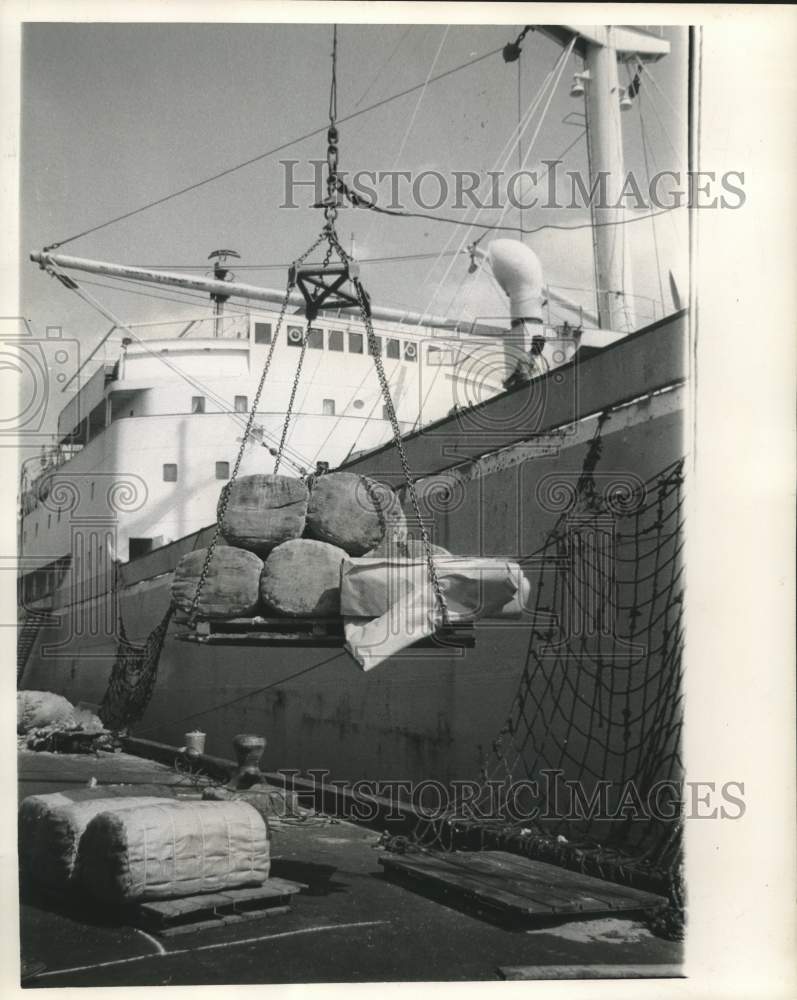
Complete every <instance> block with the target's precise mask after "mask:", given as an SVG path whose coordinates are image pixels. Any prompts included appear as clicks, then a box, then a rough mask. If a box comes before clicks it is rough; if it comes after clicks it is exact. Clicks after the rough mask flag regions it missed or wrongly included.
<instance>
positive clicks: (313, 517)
mask: <svg viewBox="0 0 797 1000" xmlns="http://www.w3.org/2000/svg"><path fill="white" fill-rule="evenodd" d="M225 493H226V498H227V507H226V511H225V513H224V516H223V519H222V523H221V528H222V535H223V539H224V544H221V543H220V544H219V545H218V546H217V547H216V549H215V551H214V553H213V558H212V559H211V562H210V566H209V569H208V574H207V577H206V579H205V583H204V585H203V588H202V593H201V595H200V600H199V604H198V606H197V616H198V617H199V618H201V619H208V620H217V621H218V620H224V619H229V618H239V617H241V618H243V617H251V616H253V615H258V614H260V615H265V616H288V617H298V618H315V617H322V618H328V617H335V616H336V615H339V614H340V566H341V562H342V561H343V560H344V559H345V558H346V557H347V556H363V555H366V554H371V553H372V552H373V553H374V554H379V555H387V554H388V551H389V550H390V549H393V550H395V549H396V548H397V547H398V548H400V550H401V553H400V554H401V555H405V549H406V548H407V545H406V541H405V539H406V521H405V518H404V514H403V512H402V510H401V507H400V504H399V502H398V498H397V497H396V495H395V494H394V493H392V492H391V491H390V490H388V489H386V488H385V487H383V486H381V485H380V484H377V483H375V482H374V481H373V480H371V479H368V478H367V477H365V476H358V475H355V474H353V473H350V472H333V473H329V474H327V475H324V476H321V477H320V478H318V479H316V480H314V481H313V482H312V485H311V487H308V485H307V484H306V483H304V482H303V481H302V480H300V479H292V478H290V477H288V476H275V475H254V476H244V477H242V478H241V479H238V480H236V481H235V482H234V483H232V484H231V485H229V486H226V487H225ZM206 553H207V550H206V549H196V550H195V551H193V552H190V553H188V554H187V555H186V556H184V557H183V558H182V559H181V561H180V563H179V564H178V566H177V569H176V570H175V573H174V581H173V583H172V597H173V599H174V601H175V604H176V606H177V608H178V609H179V610H180V611H182V612H189V611H190V610H191V606H192V603H193V599H194V594H195V592H196V587H197V581H198V579H199V576H200V573H201V572H202V567H203V565H204V562H205V556H206Z"/></svg>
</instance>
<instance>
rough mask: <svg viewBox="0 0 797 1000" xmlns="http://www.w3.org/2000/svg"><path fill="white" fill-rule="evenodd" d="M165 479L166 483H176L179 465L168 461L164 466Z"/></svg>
mask: <svg viewBox="0 0 797 1000" xmlns="http://www.w3.org/2000/svg"><path fill="white" fill-rule="evenodd" d="M163 481H164V483H176V482H177V466H176V465H175V463H174V462H166V463H165V464H164V466H163Z"/></svg>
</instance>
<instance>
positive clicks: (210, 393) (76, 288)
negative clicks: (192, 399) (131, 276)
mask: <svg viewBox="0 0 797 1000" xmlns="http://www.w3.org/2000/svg"><path fill="white" fill-rule="evenodd" d="M47 270H48V271H50V272H51V273H52V275H53V276H54V277H56V278H58V280H59V281H61V283H62V284H63V285H65V287H67V288H69V289H70V291H73V292H75V294H76V295H77V296H78V297H79V298H81V299H83V301H84V302H86V303H87V304H88V305H90V306H92V307H93V308H94V309H96V310H97V312H99V313H100V314H101V315H102V316H104V317H105V318H106V319H108V320H109V321H110V322H111V323H113V324H114V325H115V326H116V327H117V329H119V330H124V331H125V332H127V333H128V334H130V336H131V337H132V338H133V340H135V341H136V343H137V344H139V345H140V346H141V347H142V348H143V349H144V350H145V351H146V352H147V354H150V355H151V356H152V357H153V358H156V359H157V360H158V361H160V362H161V364H163V365H165V366H166V367H167V368H169V369H171V370H172V371H173V372H174V373H175V374H176V375H177V376H178V377H179V378H181V379H183V380H184V381H185V382H187V383H188V384H189V385H190V386H192V387H193V388H195V389H200V390H201V391H202V393H203V394H204V395H205V396H207V397H208V398H209V399H211V400H212V401H213V402H214V403H215V404H216V405H217V406H218V407H219V408H220V409H221V412H222V413H225V414H226V415H227V416H229V417H232V419H233V420H235V422H236V423H238V424H239V425H243V424H244V420H243V415H242V414H239V413H237V412H236V411H235V409H234V408H233V407H231V406H230V404H229V402H228V401H227V400H226V399H224V397H223V396H219V395H218V394H217V393H216V392H215V391H214V390H213V389H211V388H210V387H209V386H206V385H205V384H204V383H203V382H201V381H200V380H199V379H197V378H196V377H192V376H190V375H188V374H186V372H184V371H183V370H182V369H181V368H180V367H179V365H176V364H175V363H174V362H173V361H171V360H170V359H168V358H167V357H165V355H163V354H161V353H160V351H153V350H152V348H150V346H149V345H148V343H147V341H146V340H144V339H142V338H141V337H139V336H138V334H137V333H136V332H135V331H134V330H133V329H132V328H131V327H130V326H128V324H126V323H124V322H122V320H120V319H119V318H118V317H117V316H115V315H114V314H113V313H112V312H111V311H110V310H109V309H106V307H105V306H103V305H102V304H101V303H100V302H99V301H98V300H97V299H95V298H94V296H93V295H91V293H89V292H87V291H86V290H85V289H83V288H82V287H81V286H80V285H78V283H77V282H76V281H75V280H74V279H73V278H71V277H69V276H67V275H65V274H63V273H62V272H60V271H58V270H57V269H56V268H54V267H52V265H49V266H48V267H47ZM98 346H99V345H98ZM259 426H260V431H261V432H262V435H263V437H269V438H272V437H273V435H271V434H269V433H268V432H267V431H266V429H265V427H262V425H259ZM298 457H299V459H301V461H302V462H304V463H305V467H309V466H311V465H312V463H310V462H308V461H307V460H306V459H305V458H304V457H303V456H301V455H299V456H298ZM289 461H290V464H291V465H292V466H293V467H294V468H295V469H297V470H302V468H303V467H302V465H300V463H299V462H297V461H294V459H293V458H290V459H289Z"/></svg>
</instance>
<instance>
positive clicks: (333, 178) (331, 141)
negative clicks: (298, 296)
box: [188, 25, 450, 627]
mask: <svg viewBox="0 0 797 1000" xmlns="http://www.w3.org/2000/svg"><path fill="white" fill-rule="evenodd" d="M332 39H333V40H332V84H331V87H330V94H329V129H328V130H327V198H326V201H325V202H324V218H325V225H324V228H323V230H322V231H321V235H320V236H319V237H318V239H317V240H316V241H315V243H314V244H313V245H312V246H311V247H310V248H309V250H306V251H305V252H304V253H303V254H302V256H301V257H299V258H298V259H297V260H295V261H294V263H293V266H292V268H291V271H290V276H289V278H288V286H287V289H286V291H285V298H284V299H283V301H282V308H281V309H280V314H279V320H278V322H277V329H276V332H275V334H274V337H273V338H272V341H271V347H270V348H269V352H268V356H267V358H266V363H265V366H264V368H263V374H262V375H261V377H260V383H259V385H258V387H257V392H256V394H255V398H254V402H253V403H252V409H251V412H250V414H249V420H248V421H247V424H246V430H245V431H244V436H243V438H242V439H241V447H240V449H239V450H238V457H237V458H236V461H235V466H234V468H233V470H232V475H231V476H230V481H229V482H228V483H227V485H226V486H225V487H224V489H223V490H222V493H221V497H220V498H219V506H218V510H217V519H216V530H215V532H214V535H213V540H212V541H211V543H210V546H209V547H208V550H207V553H206V555H205V561H204V565H203V567H202V572H201V573H200V575H199V580H198V581H197V588H196V593H195V594H194V598H193V601H192V604H191V611H190V613H189V616H188V623H189V625H193V624H194V623H195V622H196V617H197V608H198V606H199V599H200V597H201V594H202V589H203V587H204V585H205V581H206V579H207V575H208V570H209V567H210V563H211V560H212V558H213V552H214V550H215V548H216V545H217V544H218V540H219V538H220V537H221V535H222V533H223V530H224V516H225V514H226V512H227V505H228V504H229V498H230V491H231V489H232V486H233V484H234V482H235V479H236V477H237V475H238V470H239V468H240V465H241V460H242V458H243V453H244V449H245V448H246V443H247V440H248V438H249V435H250V433H251V430H252V425H253V423H254V420H255V414H256V412H257V407H258V403H259V402H260V395H261V393H262V391H263V386H264V384H265V381H266V376H267V375H268V370H269V368H270V366H271V359H272V356H273V354H274V347H275V346H276V343H277V337H278V336H279V332H280V329H281V327H282V323H283V320H284V317H285V311H286V309H287V307H288V300H289V298H290V293H291V291H292V289H293V288H294V287H295V284H296V275H297V274H298V273H299V265H300V264H302V263H303V261H305V260H306V259H307V258H308V257H309V256H310V254H311V253H312V252H313V251H314V250H315V249H316V247H318V246H320V244H321V243H323V242H324V241H325V240H326V242H327V250H326V254H325V255H324V262H323V265H322V270H326V269H327V268H328V267H329V263H330V260H331V259H332V252H333V250H334V251H335V252H336V253H337V255H338V257H339V258H340V261H341V263H342V264H343V265H344V267H345V268H346V271H347V276H348V279H349V281H351V283H352V285H353V286H354V290H355V292H356V299H357V306H358V308H359V311H360V318H361V320H362V323H363V325H364V327H365V330H366V334H367V339H368V351H369V353H370V354H371V357H372V358H373V359H374V367H375V368H376V375H377V378H378V380H379V386H380V389H381V391H382V397H383V399H384V402H385V409H386V411H387V415H388V419H389V421H390V426H391V429H392V431H393V439H394V441H395V444H396V449H397V451H398V454H399V461H400V462H401V469H402V472H403V473H404V479H405V481H406V484H407V491H408V493H409V497H410V502H411V504H412V509H413V512H414V514H415V517H416V518H417V521H418V526H419V529H420V532H421V539H422V541H423V547H424V552H425V554H426V563H427V567H428V570H429V579H430V581H431V584H432V589H433V591H434V597H435V601H436V603H437V606H438V609H439V613H440V620H441V623H442V625H443V627H448V626H449V625H450V619H449V613H448V605H447V603H446V599H445V595H444V594H443V588H442V586H441V584H440V579H439V577H438V575H437V569H436V567H435V562H434V553H433V551H432V544H431V541H430V539H429V533H428V532H427V530H426V526H425V524H424V520H423V517H422V516H421V509H420V504H419V503H418V495H417V492H416V489H415V481H414V479H413V477H412V472H411V471H410V466H409V462H408V460H407V453H406V451H405V450H404V442H403V441H402V439H401V428H400V427H399V422H398V417H397V416H396V409H395V406H394V405H393V397H392V396H391V394H390V385H389V383H388V380H387V376H386V375H385V367H384V364H383V363H382V355H381V353H380V352H379V350H378V347H377V339H376V335H375V334H374V328H373V324H372V323H371V308H370V301H369V298H368V294H367V292H366V291H365V289H364V288H363V286H362V285H361V283H360V278H359V272H358V271H357V270H356V269H355V268H353V267H352V265H353V264H354V263H355V262H354V261H353V260H352V258H351V257H350V256H349V255H348V254H347V253H346V251H345V250H344V249H343V247H342V246H341V245H340V241H339V240H338V235H337V233H336V231H335V220H336V218H337V206H338V198H339V188H340V183H339V180H338V139H339V135H338V129H337V125H336V123H335V122H336V118H337V48H338V30H337V25H335V26H334V29H333V36H332ZM350 268H351V270H349V269H350ZM312 322H313V316H312V315H308V317H307V326H306V328H305V331H304V336H303V338H302V348H301V353H300V355H299V360H298V363H297V366H296V374H295V376H294V380H293V386H292V388H291V395H290V399H289V401H288V407H287V410H286V413H285V422H284V424H283V427H282V435H281V437H280V443H279V446H278V448H277V452H276V457H275V461H274V473H275V474H276V473H277V472H278V470H279V467H280V463H281V461H282V453H283V450H284V448H285V442H286V439H287V436H288V427H289V425H290V420H291V414H292V412H293V407H294V403H295V401H296V393H297V390H298V388H299V380H300V378H301V373H302V365H303V363H304V356H305V353H306V351H307V342H308V339H309V336H310V330H311V324H312Z"/></svg>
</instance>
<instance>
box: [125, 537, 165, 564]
mask: <svg viewBox="0 0 797 1000" xmlns="http://www.w3.org/2000/svg"><path fill="white" fill-rule="evenodd" d="M156 541H158V542H159V541H160V539H159V538H158V539H155V538H131V539H130V541H129V548H128V551H127V558H128V559H129V560H133V559H139V558H140V557H141V556H145V555H146V554H147V553H148V552H152V550H153V548H155V542H156Z"/></svg>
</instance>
